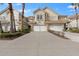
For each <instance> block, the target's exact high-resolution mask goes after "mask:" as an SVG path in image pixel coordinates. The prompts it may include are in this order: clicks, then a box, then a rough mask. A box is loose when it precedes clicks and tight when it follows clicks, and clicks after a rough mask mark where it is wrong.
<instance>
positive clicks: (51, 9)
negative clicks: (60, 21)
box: [34, 7, 66, 16]
mask: <svg viewBox="0 0 79 59" xmlns="http://www.w3.org/2000/svg"><path fill="white" fill-rule="evenodd" d="M46 9H49V10H50V11H52V12H54V13H55V14H57V15H58V16H63V15H61V14H59V13H57V12H56V11H55V10H54V9H53V8H49V7H45V8H43V9H41V8H38V9H36V10H35V11H34V14H35V13H36V12H38V11H40V10H42V11H44V10H46ZM44 12H45V11H44ZM64 16H66V15H64Z"/></svg>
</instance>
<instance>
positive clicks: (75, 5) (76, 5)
mask: <svg viewBox="0 0 79 59" xmlns="http://www.w3.org/2000/svg"><path fill="white" fill-rule="evenodd" d="M72 6H73V7H74V10H75V14H76V23H77V24H76V26H77V28H78V13H77V9H78V8H79V3H72Z"/></svg>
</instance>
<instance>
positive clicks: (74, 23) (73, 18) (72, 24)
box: [68, 14, 79, 28]
mask: <svg viewBox="0 0 79 59" xmlns="http://www.w3.org/2000/svg"><path fill="white" fill-rule="evenodd" d="M77 18H78V20H76V15H72V16H69V17H68V19H69V20H70V22H69V24H68V27H69V28H76V27H77V23H78V28H79V14H78V17H77Z"/></svg>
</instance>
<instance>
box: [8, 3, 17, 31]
mask: <svg viewBox="0 0 79 59" xmlns="http://www.w3.org/2000/svg"><path fill="white" fill-rule="evenodd" d="M8 5H9V12H10V20H11V28H10V32H15V31H16V27H15V20H14V14H13V7H12V3H8Z"/></svg>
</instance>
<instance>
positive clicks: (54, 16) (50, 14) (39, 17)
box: [30, 7, 67, 31]
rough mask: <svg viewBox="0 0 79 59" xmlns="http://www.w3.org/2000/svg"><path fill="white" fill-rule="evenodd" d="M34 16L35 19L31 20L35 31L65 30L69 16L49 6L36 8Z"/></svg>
mask: <svg viewBox="0 0 79 59" xmlns="http://www.w3.org/2000/svg"><path fill="white" fill-rule="evenodd" d="M34 17H35V19H34V20H33V21H31V22H30V23H31V27H32V30H33V31H48V30H54V31H63V30H64V28H65V24H66V18H67V16H64V15H59V14H58V13H56V12H55V11H54V10H52V9H50V8H47V7H46V8H44V9H37V10H35V11H34Z"/></svg>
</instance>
